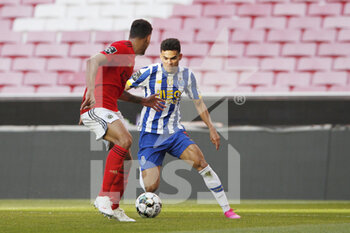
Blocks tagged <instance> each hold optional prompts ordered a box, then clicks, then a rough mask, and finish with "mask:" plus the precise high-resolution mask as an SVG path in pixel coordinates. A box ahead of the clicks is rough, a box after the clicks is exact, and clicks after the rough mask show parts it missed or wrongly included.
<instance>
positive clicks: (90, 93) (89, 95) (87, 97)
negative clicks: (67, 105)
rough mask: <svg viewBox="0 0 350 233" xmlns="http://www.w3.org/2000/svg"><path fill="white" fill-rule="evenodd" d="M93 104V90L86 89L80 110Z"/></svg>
mask: <svg viewBox="0 0 350 233" xmlns="http://www.w3.org/2000/svg"><path fill="white" fill-rule="evenodd" d="M94 105H95V95H94V91H89V90H88V91H87V92H86V95H85V100H84V102H83V103H82V104H81V106H80V110H83V109H89V108H92V107H93V106H94Z"/></svg>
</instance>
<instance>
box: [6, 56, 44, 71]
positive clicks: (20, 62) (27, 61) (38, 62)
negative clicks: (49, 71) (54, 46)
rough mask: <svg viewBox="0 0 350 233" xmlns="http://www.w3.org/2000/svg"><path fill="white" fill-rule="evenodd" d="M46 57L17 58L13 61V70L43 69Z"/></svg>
mask: <svg viewBox="0 0 350 233" xmlns="http://www.w3.org/2000/svg"><path fill="white" fill-rule="evenodd" d="M45 66H46V59H44V58H33V57H31V58H16V59H14V62H13V70H16V71H37V72H40V71H43V70H45Z"/></svg>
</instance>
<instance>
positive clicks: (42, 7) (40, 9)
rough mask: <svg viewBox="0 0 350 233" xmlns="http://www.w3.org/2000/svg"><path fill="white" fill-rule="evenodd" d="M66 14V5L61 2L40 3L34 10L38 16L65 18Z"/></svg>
mask: <svg viewBox="0 0 350 233" xmlns="http://www.w3.org/2000/svg"><path fill="white" fill-rule="evenodd" d="M65 14H66V7H65V6H64V5H59V4H39V5H37V6H36V7H35V11H34V16H35V17H37V18H64V17H65Z"/></svg>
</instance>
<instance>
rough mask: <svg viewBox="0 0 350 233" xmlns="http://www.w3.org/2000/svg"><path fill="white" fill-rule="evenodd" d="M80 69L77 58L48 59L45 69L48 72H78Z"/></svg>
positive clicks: (79, 62)
mask: <svg viewBox="0 0 350 233" xmlns="http://www.w3.org/2000/svg"><path fill="white" fill-rule="evenodd" d="M80 68H81V60H80V59H77V58H50V59H49V60H48V65H47V69H48V70H49V71H62V72H63V71H67V72H78V71H80Z"/></svg>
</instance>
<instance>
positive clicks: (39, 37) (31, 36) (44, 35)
mask: <svg viewBox="0 0 350 233" xmlns="http://www.w3.org/2000/svg"><path fill="white" fill-rule="evenodd" d="M55 41H56V32H46V31H43V32H28V33H27V41H26V42H27V43H50V44H52V43H55Z"/></svg>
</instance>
